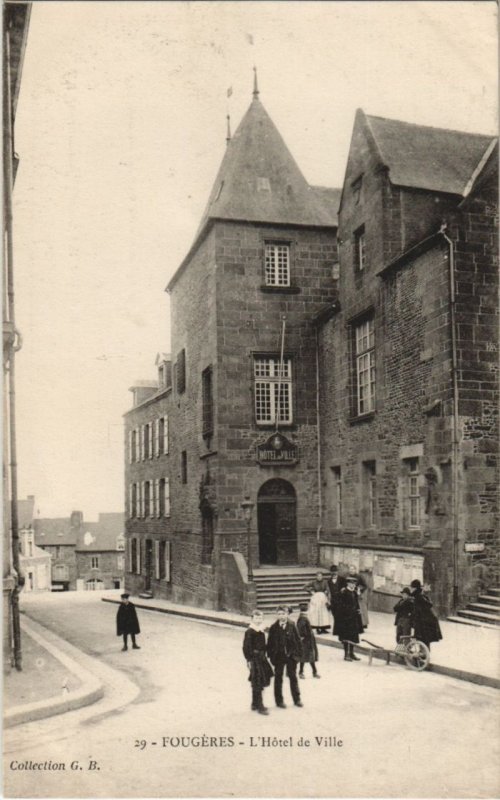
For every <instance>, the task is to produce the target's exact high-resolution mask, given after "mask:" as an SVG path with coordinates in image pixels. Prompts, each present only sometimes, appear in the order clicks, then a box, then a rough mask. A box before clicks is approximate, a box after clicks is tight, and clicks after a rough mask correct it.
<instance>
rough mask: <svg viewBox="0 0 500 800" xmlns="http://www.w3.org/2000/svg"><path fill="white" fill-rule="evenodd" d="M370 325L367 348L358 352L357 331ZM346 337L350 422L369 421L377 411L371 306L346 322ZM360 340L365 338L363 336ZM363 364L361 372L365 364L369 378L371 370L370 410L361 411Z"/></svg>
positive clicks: (374, 319) (373, 325) (374, 339)
mask: <svg viewBox="0 0 500 800" xmlns="http://www.w3.org/2000/svg"><path fill="white" fill-rule="evenodd" d="M370 323H371V324H372V328H371V332H370V329H368V345H369V346H368V347H366V348H364V349H363V350H359V351H358V346H359V338H358V331H359V329H360V328H361V327H362V326H364V325H366V324H370ZM348 335H349V344H350V378H351V381H350V382H351V391H350V398H351V416H350V422H359V421H363V420H369V419H371V418H372V417H373V416H374V415H375V413H376V410H377V369H376V365H377V339H376V316H375V308H374V307H373V306H371V307H370V308H368V309H366V310H365V311H363V312H362V313H361V314H357V315H356V316H355V317H352V318H351V319H350V320H349V321H348ZM362 338H366V336H363V337H362ZM370 338H371V339H372V343H371V344H370ZM366 356H368V360H367V361H366V360H365V357H366ZM363 364H365V367H364V369H363V372H364V373H366V372H367V368H366V364H367V365H368V372H369V374H370V376H371V372H372V370H373V381H372V380H370V383H369V385H370V390H371V391H370V408H368V409H366V410H363V411H361V410H360V408H361V397H360V391H359V390H360V385H359V374H360V369H361V367H362V365H363Z"/></svg>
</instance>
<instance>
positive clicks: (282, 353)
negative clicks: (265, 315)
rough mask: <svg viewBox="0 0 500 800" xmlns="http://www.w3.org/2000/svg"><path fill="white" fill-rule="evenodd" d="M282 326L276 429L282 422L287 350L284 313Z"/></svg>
mask: <svg viewBox="0 0 500 800" xmlns="http://www.w3.org/2000/svg"><path fill="white" fill-rule="evenodd" d="M281 320H282V326H281V352H280V365H279V368H278V407H277V409H276V431H277V430H278V428H279V423H280V417H281V415H280V399H281V384H282V378H283V361H284V352H285V326H286V315H285V314H283V316H282V317H281Z"/></svg>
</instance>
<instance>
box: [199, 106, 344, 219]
mask: <svg viewBox="0 0 500 800" xmlns="http://www.w3.org/2000/svg"><path fill="white" fill-rule="evenodd" d="M211 218H212V219H232V220H240V221H248V222H270V223H281V224H290V225H320V226H331V225H332V219H331V214H330V213H329V212H328V211H327V210H325V208H324V204H323V203H321V202H319V201H318V199H317V196H316V193H315V192H314V190H313V189H312V188H311V187H310V186H309V184H308V183H307V181H306V179H305V178H304V176H303V175H302V173H301V171H300V169H299V168H298V166H297V164H296V163H295V160H294V158H293V156H292V155H291V153H290V151H289V150H288V148H287V146H286V144H285V142H284V140H283V138H282V136H281V134H280V133H279V131H278V129H277V128H276V126H275V124H274V122H273V121H272V119H271V117H270V116H269V114H268V113H267V111H266V110H265V108H264V106H263V105H262V103H261V101H260V100H259V99H258V98H254V99H253V101H252V103H251V104H250V107H249V109H248V111H247V112H246V114H245V116H244V117H243V119H242V120H241V122H240V124H239V126H238V128H237V130H236V132H235V134H234V136H233V137H232V139H231V140H230V141H229V143H228V145H227V148H226V152H225V155H224V158H223V159H222V164H221V166H220V169H219V172H218V174H217V177H216V179H215V182H214V185H213V188H212V192H211V194H210V197H209V200H208V204H207V207H206V209H205V212H204V214H203V217H202V220H201V223H200V227H199V229H198V234H199V233H200V232H201V231H202V229H203V228H204V226H205V224H206V223H207V221H208V220H209V219H211Z"/></svg>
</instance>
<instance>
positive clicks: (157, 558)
mask: <svg viewBox="0 0 500 800" xmlns="http://www.w3.org/2000/svg"><path fill="white" fill-rule="evenodd" d="M155 578H156V580H157V581H158V580H160V542H159V541H158V539H156V540H155Z"/></svg>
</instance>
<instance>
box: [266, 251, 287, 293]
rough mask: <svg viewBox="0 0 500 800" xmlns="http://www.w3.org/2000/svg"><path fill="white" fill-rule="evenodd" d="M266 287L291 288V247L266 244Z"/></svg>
mask: <svg viewBox="0 0 500 800" xmlns="http://www.w3.org/2000/svg"><path fill="white" fill-rule="evenodd" d="M265 251H266V264H265V280H266V286H290V245H289V244H266V247H265Z"/></svg>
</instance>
